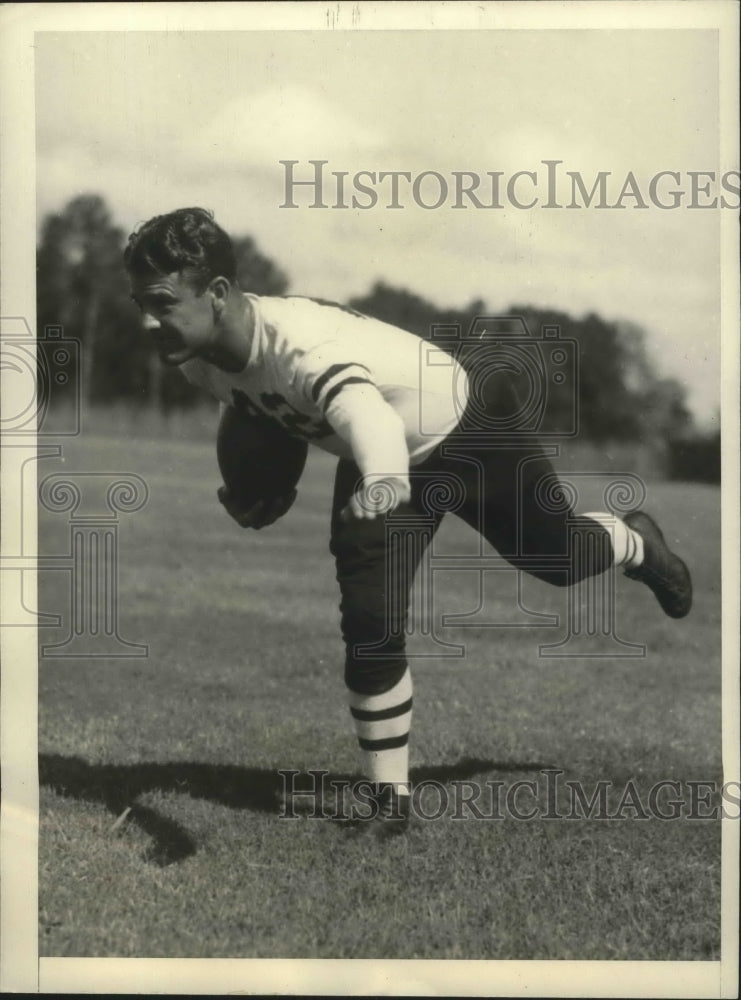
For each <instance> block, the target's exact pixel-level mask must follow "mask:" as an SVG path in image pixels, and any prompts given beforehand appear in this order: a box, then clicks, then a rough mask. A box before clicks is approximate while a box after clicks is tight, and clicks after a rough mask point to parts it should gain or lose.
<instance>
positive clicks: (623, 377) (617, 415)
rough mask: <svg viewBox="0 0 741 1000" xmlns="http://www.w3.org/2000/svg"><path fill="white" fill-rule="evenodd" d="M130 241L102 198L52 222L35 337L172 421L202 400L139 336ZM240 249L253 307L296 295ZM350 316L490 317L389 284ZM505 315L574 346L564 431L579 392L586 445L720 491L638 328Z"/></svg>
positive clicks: (522, 310)
mask: <svg viewBox="0 0 741 1000" xmlns="http://www.w3.org/2000/svg"><path fill="white" fill-rule="evenodd" d="M126 235H127V234H125V233H124V231H123V229H121V228H120V227H119V226H118V225H116V223H115V220H114V219H113V217H112V214H111V211H110V209H109V207H108V206H107V204H106V202H105V200H104V199H103V198H102V197H101V196H99V195H97V194H86V195H80V196H78V197H75V198H73V199H72V200H71V201H69V202H68V203H67V204H66V205H65V206H64V207H63V208H62V210H61V211H60V212H58V213H53V214H49V215H47V216H46V217H45V218H44V220H43V223H42V226H41V231H40V239H39V246H38V250H37V321H38V328H39V335H40V336H41V335H43V331H44V330H45V329H46V328H48V327H50V326H61V327H63V329H64V335H65V337H68V338H74V339H76V340H77V341H78V342H79V343H80V345H81V347H80V358H81V366H80V379H81V386H80V390H81V393H82V398H83V399H84V400H85V401H86V402H87V403H89V404H91V405H96V406H104V405H106V404H110V403H114V402H128V403H130V404H131V405H132V406H134V407H137V406H138V407H141V406H157V407H159V408H160V409H162V410H163V411H165V412H168V411H172V410H177V409H179V408H185V407H192V406H194V405H196V404H197V403H198V402H199V400H200V399H201V395H200V393H199V390H197V389H195V388H194V387H193V386H191V385H190V383H188V382H187V381H186V380H185V378H184V377H183V376H182V375H181V373H180V372H179V371H178V370H177V369H171V368H165V367H164V366H161V365H160V363H159V361H158V360H157V356H156V354H155V352H154V349H153V346H152V344H151V342H150V339H149V338H147V337H146V336H145V335H144V333H143V331H142V329H141V322H140V317H139V311H138V308H137V307H136V305H135V304H134V303H133V301H132V300H131V298H130V290H129V285H128V280H127V277H126V274H125V271H124V268H123V263H122V254H123V248H124V246H125V242H126ZM234 244H235V250H236V256H237V262H238V282H239V285H240V287H241V288H242V289H244V290H245V291H250V292H254V293H255V294H257V295H284V294H286V293H287V292H288V291H289V287H290V282H289V278H288V275H287V273H286V272H285V271H284V270H283V268H282V267H281V266H280V265H279V264H278V263H276V262H275V261H273V260H271V259H270V258H269V257H267V256H266V255H265V254H263V253H262V252H261V250H260V249H259V247H258V246H257V244H256V242H255V240H254V239H253V238H252V237H250V236H248V235H245V236H241V237H237V238H235V239H234ZM342 304H344V305H349V306H351V307H352V308H354V309H357V310H358V311H360V312H363V313H366V314H367V315H370V316H374V317H376V318H378V319H381V320H384V321H386V322H389V323H393V324H395V325H397V326H400V327H402V328H403V329H406V330H409V331H411V332H413V333H416V334H417V335H419V336H420V337H422V338H428V337H430V336H431V331H432V330H433V328H434V327H435V326H441V325H442V326H446V327H457V328H459V329H460V330H462V331H466V330H468V329H469V327H470V326H471V324H472V323H473V322H474V320H475V319H476V317H479V316H481V315H489V314H490V313H491V312H492V310H490V309H488V308H487V306H486V304H485V303H484V302H483V301H481V300H474V301H473V302H470V303H469V304H468V305H465V306H463V307H440V306H438V305H436V304H434V303H432V302H430V301H429V300H427V299H425V298H423V297H421V296H419V295H416V294H415V293H413V292H412V291H409V290H407V289H403V288H397V287H394V286H392V285H390V284H387V283H386V282H377V283H376V284H375V285H374V286H373V287H372V288H371V289H370V291H369V292H368V293H367V294H366V295H364V296H359V297H355V298H353V299H351V300H350V301H349V302H347V303H342ZM497 313H499V314H501V315H502V316H505V315H506V316H521V317H522V318H523V319H524V321H525V323H526V324H527V327H528V328H529V330H530V333H531V334H532V335H533V336H534V337H535V339H538V338H539V337H540V333H541V330H542V328H543V327H544V326H548V327H551V328H552V327H558V328H559V331H560V334H559V335H560V337H561V338H562V339H565V340H568V341H570V342H573V343H574V344H575V345H576V346H575V353H576V357H577V362H578V378H577V379H576V383H575V386H574V385H573V384H572V383H571V382H570V381H569V380H568V379H566V380H565V382H564V384H563V386H562V390H561V391H562V398H560V397H559V390H558V387H556V386H555V385H552V386H551V392H552V394H553V400H552V403H553V406H551V407H549V411H548V412H549V416H548V417H547V419H553V420H555V421H556V424H558V420H559V414H560V415H561V418H563V412H564V408H565V407H568V406H569V405H570V403H571V401H572V400H571V396H573V392H574V388H576V391H577V393H578V397H577V398H578V412H579V434H580V438H581V439H582V440H586V441H589V442H594V443H600V444H604V443H605V442H609V441H611V440H615V441H622V442H641V443H646V444H648V445H657V446H660V447H662V448H664V450H665V451H666V450H667V449H668V453H669V455H670V457H671V456H672V455H673V456H674V458H673V459H672V462H673V464H675V465H676V466H677V467H678V468H679V471H680V473H681V475H682V476H683V477H684V478H687V477H689V478H701V479H702V478H704V479H707V480H709V481H714V480H715V479H716V472H715V466H716V465H717V463H718V456H719V442H716V440H715V438H713V439H708V438H705V437H703V436H702V435H700V434H699V432H698V431H697V428H696V427H695V425H694V422H693V419H692V416H691V413H690V411H689V409H688V407H687V404H686V393H685V390H684V387H683V386H682V384H681V383H680V382H678V381H677V380H675V379H672V378H667V377H665V376H663V375H662V374H661V373H659V372H657V371H656V370H655V368H654V366H653V365H652V363H651V362H650V359H649V357H648V354H647V350H646V335H645V331H644V330H643V329H642V328H641V327H640V326H638V325H636V324H633V323H627V322H614V321H608V320H605V319H603V318H602V317H600V316H599V315H597V314H596V313H590V314H588V315H586V316H584V317H581V318H576V317H573V316H571V315H569V314H568V313H566V312H563V311H558V310H552V309H542V308H535V307H533V306H531V305H528V304H527V303H516V302H515V303H511V304H509V305H508V306H507V308H506V309H498V310H497ZM53 376H54V372H53V371H52V372H51V377H52V378H53ZM69 391H72V389H71V387H70V389H69ZM569 394H571V395H569ZM60 398H62V399H63V390H62V391H61V393H57V391H56V390H55V400H59V399H60ZM718 468H719V467H718Z"/></svg>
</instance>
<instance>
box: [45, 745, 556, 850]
mask: <svg viewBox="0 0 741 1000" xmlns="http://www.w3.org/2000/svg"><path fill="white" fill-rule="evenodd" d="M548 766H549V765H547V764H543V763H537V762H536V763H533V762H518V761H491V760H482V759H480V758H473V757H465V758H462V759H461V760H459V761H457V762H456V763H454V764H439V765H427V766H425V767H418V768H412V771H411V775H410V777H411V780H412V782H413V783H419V782H421V781H432V780H434V781H439V782H443V783H444V782H446V781H455V780H465V779H466V778H472V777H473V776H474V775H477V774H482V773H486V772H491V771H505V772H508V773H509V772H513V771H514V772H516V771H539V770H541V769H542V768H545V767H548ZM307 778H308V774H307V773H303V774H299V775H297V776H296V785H295V788H296V791H297V792H298V791H299V789H303V788H305V787H306V784H305V782H306V779H307ZM358 779H359V775H357V774H335V773H330V774H327V775H326V778H325V782H326V785H327V787H328V786H329V783H330V782H342V781H344V782H354V781H357V780H358ZM39 784H40V785H41V786H42V787H47V788H50V789H53V791H55V792H56V793H57V794H59V795H62V796H64V797H65V798H72V799H78V800H80V801H83V802H93V803H96V804H98V805H103V806H105V807H106V809H108V810H109V811H110V812H111V814H112V815H113V816H116V817H118V816H120V815H121V814H122V813H123V812H124V811H125V810H126V809H129V810H130V811H129V813H128V815H127V819H128V820H130V821H132V822H134V823H136V825H137V826H138V827H139V828H140V829H141V830H142V831H143V832H144V833H146V834H147V835H148V836H149V837H150V838H151V841H152V846H151V848H150V849H149V851H148V853H147V860H148V861H150V862H152V863H154V864H156V865H160V866H162V867H164V866H165V865H171V864H174V863H176V862H178V861H183V860H184V859H185V858H187V857H189V856H190V855H192V854H195V852H196V850H197V844H196V841H195V840H194V839H193V837H192V836H191V835H190V834H189V833H188V831H187V830H186V829H185V828H184V827H183V826H181V824H180V823H177V822H175V820H173V819H170V818H169V817H167V816H163V815H162V814H161V813H158V812H157V811H156V810H155V809H152V808H151V807H150V806H146V805H142V804H141V803H138V802H137V801H136V800H137V799H138V798H139V796H141V795H144V794H146V793H147V792H153V791H158V792H165V793H168V792H169V793H176V794H180V795H188V796H190V797H191V798H194V799H206V800H207V801H210V802H216V803H218V804H219V805H224V806H228V807H229V808H231V809H248V810H252V811H253V812H263V813H274V814H275V815H278V814H279V812H280V810H281V805H282V803H283V801H284V798H285V792H286V784H285V781H284V778H283V776H282V775H281V774H280V772H279V771H271V770H267V769H266V768H256V767H237V766H234V765H228V764H197V763H190V762H180V763H166V764H158V763H148V762H144V763H140V764H89V763H88V762H87V761H85V760H83V759H82V758H81V757H62V756H60V755H59V754H40V756H39Z"/></svg>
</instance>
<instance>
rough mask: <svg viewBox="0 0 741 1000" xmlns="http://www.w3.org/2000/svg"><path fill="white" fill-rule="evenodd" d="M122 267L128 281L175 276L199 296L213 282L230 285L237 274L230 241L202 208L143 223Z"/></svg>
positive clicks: (133, 237)
mask: <svg viewBox="0 0 741 1000" xmlns="http://www.w3.org/2000/svg"><path fill="white" fill-rule="evenodd" d="M124 264H125V265H126V269H127V270H128V272H129V274H130V275H131V276H132V278H133V277H137V278H143V277H150V276H154V275H162V274H179V275H181V276H182V277H183V278H184V279H185V280H187V281H188V282H189V283H191V284H192V286H193V288H194V290H195V291H196V292H198V293H199V294H200V293H201V292H203V291H204V290H205V289H206V288H207V287H208V285H209V283H210V282H211V281H212V280H213V279H214V278H216V277H219V276H221V277H223V278H226V279H227V280H228V281H230V282H234V281H235V280H236V273H237V265H236V261H235V258H234V248H233V246H232V241H231V240H230V239H229V236H228V235H227V234H226V233H225V232H224V230H223V229H222V228H221V226H219V225H217V224H216V222H214V217H213V213H212V212H207V211H206V209H204V208H178V209H177V210H176V211H174V212H168V213H167V215H156V216H155V217H154V218H153V219H150V220H149V221H148V222H145V223H143V224H142V225H141V226H139V227H138V229H136V230H135V231H134V232H133V233H132V234H131V236H129V241H128V244H127V246H126V249H125V250H124Z"/></svg>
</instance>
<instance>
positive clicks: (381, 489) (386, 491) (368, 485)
mask: <svg viewBox="0 0 741 1000" xmlns="http://www.w3.org/2000/svg"><path fill="white" fill-rule="evenodd" d="M411 496H412V490H411V487H410V485H409V479H408V478H407V477H406V476H374V477H369V476H366V477H365V479H364V480H363V482H362V484H361V485H360V487H359V488H358V489H357V490H356V491H355V492H354V493H353V495H352V496H351V497H350V501H349V503H348V504H347V506H346V507H344V508H343V510H342V512H341V514H340V517H341V518H342V519H343V521H350V520H363V519H368V520H373V518H374V517H383V516H384V514H390V513H391V511H392V510H396V508H397V507H398V506H399V504H402V503H409V500H410V499H411Z"/></svg>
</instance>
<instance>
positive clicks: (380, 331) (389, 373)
mask: <svg viewBox="0 0 741 1000" xmlns="http://www.w3.org/2000/svg"><path fill="white" fill-rule="evenodd" d="M246 297H247V298H248V299H249V301H250V303H251V306H252V312H253V318H254V333H253V340H252V344H251V350H250V356H249V360H248V362H247V365H246V366H245V368H244V369H243V370H242V371H240V372H236V373H234V372H225V371H222V370H221V369H220V368H217V367H215V366H214V365H212V364H209V363H207V362H205V361H203V360H202V359H200V358H195V359H191V360H190V361H186V362H185V363H184V364H183V365H182V366H181V367H182V370H183V372H184V373H185V375H186V376H187V378H188V379H189V380H190V381H191V382H193V383H194V384H196V385H199V386H201V387H202V388H204V389H206V390H207V391H208V392H210V393H211V394H212V395H214V396H216V398H217V399H220V400H221V401H222V402H223V403H225V404H228V405H236V406H238V407H240V408H244V409H246V410H247V411H248V412H252V413H260V414H264V415H266V416H268V417H270V418H272V419H274V420H276V421H278V423H280V424H281V425H282V426H283V427H284V428H285V429H286V430H288V431H289V432H290V433H291V434H292V435H294V436H297V437H301V438H304V439H307V440H310V441H311V442H312V443H313V444H316V445H317V446H318V447H320V448H323V449H324V450H325V451H328V452H331V453H332V454H334V455H338V456H340V457H342V458H354V459H355V460H356V461H357V462H358V464H359V465H360V466H361V468H362V467H363V466H366V467H367V466H368V465H369V464H370V465H373V466H375V467H378V466H379V464H380V471H386V470H385V469H384V466H389V463H391V464H393V463H394V462H396V463H397V465H398V454H396V455H395V454H394V447H395V445H394V443H393V442H389V452H388V454H387V455H385V454H384V443H383V441H382V440H378V441H376V443H375V446H374V449H373V450H376V449H377V454H376V455H374V457H373V461H372V462H366V461H364V460H363V459H364V456H363V455H358V454H354V449H353V447H352V446H351V444H350V443H349V440H348V439H352V435H351V434H348V433H343V434H339V433H338V429H339V430H343V428H344V427H347V426H349V424H350V423H351V422H357V421H360V422H366V423H368V422H369V421H375V419H376V416H377V411H375V410H374V405H373V401H374V399H375V400H378V394H380V397H382V399H383V401H385V403H387V404H388V405H389V406H390V407H391V408H392V409H393V410H394V411H395V413H396V414H397V415H398V417H399V418H400V420H401V422H402V424H403V428H404V438H405V441H406V450H407V452H408V457H406V456H405V458H406V462H407V463H411V464H417V463H419V462H421V461H422V460H423V459H424V458H425V457H426V456H427V455H428V454H429V453H430V452H431V451H432V449H433V448H434V447H435V445H436V444H438V442H439V441H441V440H442V439H443V438H445V437H446V436H447V435H448V434H449V433H450V431H451V430H453V429H454V428H455V426H456V425H457V424H458V422H459V420H460V418H461V415H462V412H463V408H464V407H465V403H466V399H467V381H466V377H465V374H464V373H463V370H462V369H461V367H460V366H459V365H458V363H457V362H456V361H455V359H454V358H453V357H452V356H451V355H450V354H448V353H446V352H444V351H442V350H441V349H440V348H438V347H435V346H434V345H433V344H431V343H430V342H428V341H424V340H422V339H421V338H420V337H417V336H415V335H414V334H412V333H408V332H407V331H405V330H401V329H399V328H398V327H395V326H391V325H390V324H389V323H382V322H381V321H380V320H376V319H372V318H370V317H367V316H363V315H361V314H360V313H356V312H354V311H353V310H350V309H347V308H345V307H343V306H339V305H335V304H333V303H325V302H321V301H317V300H314V299H309V298H302V297H300V296H288V297H285V298H272V297H258V296H256V295H251V294H247V295H246ZM350 386H352V387H358V388H359V387H365V388H366V390H372V389H374V390H376V391H375V392H374V391H370V392H366V395H365V397H363V396H362V394H358V393H357V392H355V393H343V392H342V390H343V389H345V388H347V387H350ZM353 395H354V396H355V399H356V400H357V399H358V398H360V399H363V398H365V400H366V404H367V405H366V406H365V407H358V406H357V404H356V405H354V408H353V409H352V410H351V411H350V410H348V411H347V412H344V411H343V408H345V407H347V404H348V401H350V400H351V398H352V397H353ZM343 397H344V402H343ZM378 402H379V403H380V400H378ZM363 430H365V431H366V433H365V438H366V440H367V438H368V433H367V432H368V431H371V432H372V430H373V425H371V426H370V427H366V428H363ZM397 451H398V449H397ZM399 471H401V470H399Z"/></svg>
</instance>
